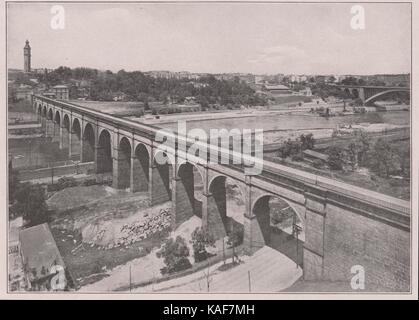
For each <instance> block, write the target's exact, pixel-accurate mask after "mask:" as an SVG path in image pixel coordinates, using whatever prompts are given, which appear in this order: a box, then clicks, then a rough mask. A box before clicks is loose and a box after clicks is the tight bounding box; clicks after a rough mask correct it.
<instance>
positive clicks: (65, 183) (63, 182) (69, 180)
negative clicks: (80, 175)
mask: <svg viewBox="0 0 419 320" xmlns="http://www.w3.org/2000/svg"><path fill="white" fill-rule="evenodd" d="M77 185H78V183H77V181H76V179H74V178H73V177H62V178H60V179H58V181H57V188H58V190H62V189H65V188H70V187H75V186H77Z"/></svg>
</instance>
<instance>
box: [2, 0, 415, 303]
mask: <svg viewBox="0 0 419 320" xmlns="http://www.w3.org/2000/svg"><path fill="white" fill-rule="evenodd" d="M5 11H6V12H5V16H6V20H5V21H4V24H5V27H6V52H5V56H6V69H7V70H4V73H3V72H2V75H3V74H4V76H5V77H6V79H7V97H6V96H5V97H4V100H3V101H4V102H5V105H6V104H7V108H5V109H6V110H5V118H6V121H7V137H5V140H7V150H4V152H5V153H6V154H5V155H4V157H5V158H6V159H7V168H8V169H7V180H8V181H7V182H4V183H3V185H4V186H5V187H4V188H7V192H5V194H6V196H7V200H6V207H7V208H5V210H4V211H5V215H4V218H5V219H6V221H4V226H5V227H4V229H5V231H6V230H7V244H4V247H3V248H4V249H2V250H3V251H4V252H6V251H7V253H5V256H6V262H5V263H7V275H6V274H4V275H3V277H4V278H6V277H7V289H6V290H7V294H9V295H11V296H13V295H19V294H28V293H33V294H35V293H39V294H43V293H53V294H57V295H58V294H62V293H68V294H70V295H71V294H74V295H76V294H87V293H89V294H111V293H126V294H140V295H139V296H141V295H144V294H165V293H172V294H173V293H175V294H191V293H192V294H223V293H228V294H245V293H246V294H249V293H250V294H253V293H255V294H259V293H260V294H275V295H276V296H278V297H279V296H281V295H287V294H313V295H316V294H317V295H321V294H324V293H328V294H331V295H333V294H337V293H345V294H351V295H352V294H354V295H355V296H356V295H357V294H365V293H370V294H371V293H372V294H378V295H383V294H389V293H391V294H400V295H407V294H411V293H412V286H414V285H413V282H412V280H413V279H412V272H413V271H414V270H413V265H412V260H413V258H412V254H413V251H412V246H413V243H412V236H413V231H414V229H413V228H415V227H417V226H415V227H414V226H413V225H412V221H411V215H412V214H415V215H416V214H417V208H414V207H412V198H413V197H416V196H417V192H416V193H415V194H414V195H413V193H412V181H413V180H412V179H413V176H412V172H413V171H412V167H411V166H412V164H413V161H412V150H411V147H412V148H413V145H412V139H411V138H412V121H413V120H412V110H411V108H412V102H411V96H412V90H411V87H412V85H411V81H412V46H413V45H412V4H411V3H406V2H404V3H397V2H391V3H390V2H389V3H368V2H365V3H363V2H361V3H348V2H345V3H339V2H324V3H307V2H301V3H299V2H294V3H292V2H287V3H281V2H260V3H258V2H198V1H197V2H120V3H119V2H117V1H116V2H108V3H107V2H87V1H86V2H48V1H42V2H41V1H40V2H36V1H33V2H14V1H9V2H7V3H5ZM2 23H3V22H2ZM6 99H7V100H6ZM6 112H7V113H6ZM416 178H417V177H416ZM416 178H415V179H416ZM416 221H417V220H416ZM415 230H416V229H415ZM416 262H417V261H416Z"/></svg>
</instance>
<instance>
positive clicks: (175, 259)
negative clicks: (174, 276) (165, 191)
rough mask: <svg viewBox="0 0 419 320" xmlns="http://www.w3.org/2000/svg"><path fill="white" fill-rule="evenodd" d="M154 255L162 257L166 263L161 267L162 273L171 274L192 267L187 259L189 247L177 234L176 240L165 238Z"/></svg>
mask: <svg viewBox="0 0 419 320" xmlns="http://www.w3.org/2000/svg"><path fill="white" fill-rule="evenodd" d="M156 255H157V257H158V258H163V262H164V264H165V265H166V266H165V267H163V268H162V269H161V272H162V274H171V273H174V272H179V271H183V270H186V269H189V268H191V267H192V265H191V263H190V262H189V259H188V257H189V248H188V246H187V245H186V241H185V239H183V238H182V237H180V236H177V237H176V240H173V239H172V238H169V239H167V240H166V241H165V243H164V244H163V246H162V248H161V249H160V250H159V251H158V252H157V253H156Z"/></svg>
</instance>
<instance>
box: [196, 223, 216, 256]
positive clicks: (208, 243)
mask: <svg viewBox="0 0 419 320" xmlns="http://www.w3.org/2000/svg"><path fill="white" fill-rule="evenodd" d="M191 243H192V247H193V250H194V259H195V262H201V261H203V260H205V259H207V258H208V256H209V254H208V252H207V248H208V247H215V239H214V237H213V235H212V234H211V233H209V232H208V231H207V230H205V229H203V228H202V227H201V228H196V229H195V230H194V231H193V232H192V239H191Z"/></svg>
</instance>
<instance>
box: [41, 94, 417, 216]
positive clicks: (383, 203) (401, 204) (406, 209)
mask: <svg viewBox="0 0 419 320" xmlns="http://www.w3.org/2000/svg"><path fill="white" fill-rule="evenodd" d="M34 97H35V98H36V99H38V100H41V101H44V102H46V103H50V104H54V105H55V106H59V107H62V108H66V109H69V110H72V111H78V112H79V113H81V114H84V115H88V116H91V117H94V118H97V119H100V120H101V121H104V122H108V123H110V124H112V125H116V126H117V127H119V128H122V129H124V130H126V131H129V132H134V133H138V134H140V135H144V134H147V135H148V136H149V137H150V138H151V139H154V137H155V135H156V133H157V132H161V130H162V128H159V127H157V126H153V125H146V124H141V123H138V122H135V121H132V120H127V119H123V118H118V117H115V116H112V115H109V114H104V113H101V112H98V111H95V110H91V109H88V108H85V107H81V106H78V105H75V104H73V103H69V102H64V101H57V100H54V99H50V98H46V97H43V96H38V95H35V96H34ZM167 134H168V135H172V138H174V139H176V141H182V142H184V143H186V145H187V146H188V145H191V144H201V145H204V146H205V147H206V148H207V150H211V149H214V148H215V149H216V150H217V151H218V152H220V153H225V154H228V155H229V156H233V157H238V158H240V159H241V160H242V161H243V163H253V165H259V166H262V168H263V170H268V171H270V173H273V174H277V175H280V176H284V177H288V178H290V179H294V180H297V181H300V182H303V183H305V184H309V185H315V186H319V187H322V188H325V189H328V190H331V191H334V192H336V191H338V192H339V193H341V194H342V195H346V196H349V197H352V198H355V199H358V200H361V201H364V202H367V203H369V204H372V205H374V206H377V207H381V208H386V209H389V210H392V211H396V212H398V213H400V214H403V215H409V214H410V202H409V201H406V200H402V199H398V198H394V197H391V196H387V195H384V194H382V193H378V192H375V191H372V190H368V189H364V188H361V187H357V186H354V185H351V184H348V183H344V182H340V181H337V180H334V179H330V178H326V177H322V176H319V175H315V174H313V173H309V172H305V171H302V170H299V169H295V168H291V167H288V166H285V165H281V164H278V163H275V162H272V161H268V160H264V159H260V158H257V157H253V156H251V155H247V154H242V153H237V152H235V151H234V150H230V149H223V148H220V147H219V146H215V145H211V144H208V143H203V142H201V141H195V140H194V139H190V138H188V137H185V136H181V135H178V134H176V133H173V132H170V131H167ZM173 152H176V150H173ZM195 160H197V161H200V162H204V163H205V162H207V161H208V159H198V158H196V159H195Z"/></svg>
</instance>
